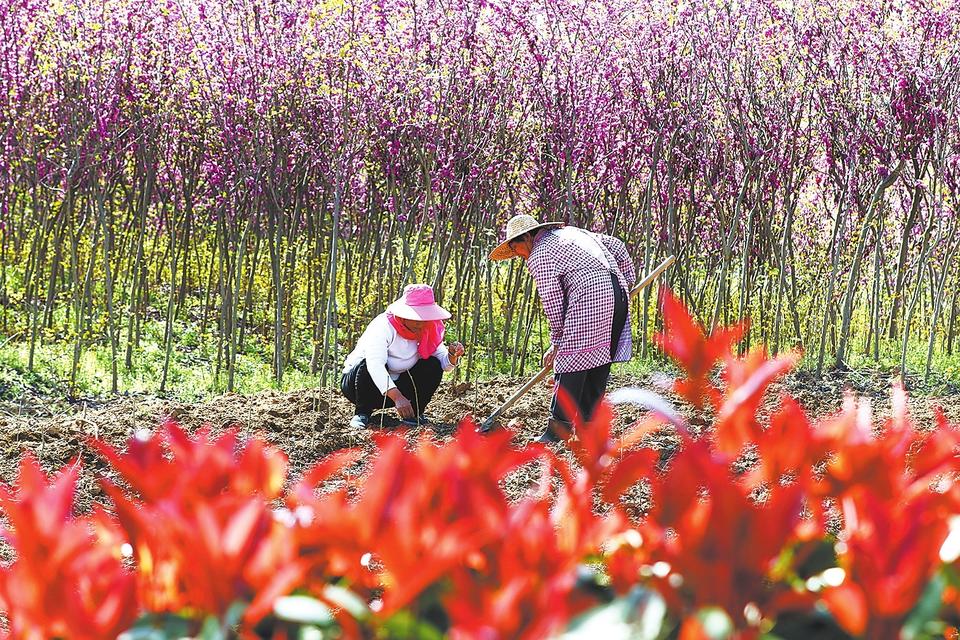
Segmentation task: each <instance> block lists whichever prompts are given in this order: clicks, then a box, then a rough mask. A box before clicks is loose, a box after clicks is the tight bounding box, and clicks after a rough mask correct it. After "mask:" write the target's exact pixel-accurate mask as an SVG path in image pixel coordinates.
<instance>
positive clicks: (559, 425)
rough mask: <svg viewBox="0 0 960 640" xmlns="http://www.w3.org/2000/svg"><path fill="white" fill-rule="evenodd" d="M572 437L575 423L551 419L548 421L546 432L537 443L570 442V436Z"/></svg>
mask: <svg viewBox="0 0 960 640" xmlns="http://www.w3.org/2000/svg"><path fill="white" fill-rule="evenodd" d="M572 435H573V423H571V422H567V421H565V420H557V419H556V418H550V419H549V420H547V429H546V431H544V432H543V433H542V434H541V435H540V437H539V438H537V439H536V442H539V443H541V444H555V443H557V442H564V441H566V440H569V439H570V436H572Z"/></svg>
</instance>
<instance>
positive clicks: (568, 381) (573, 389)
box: [550, 272, 629, 425]
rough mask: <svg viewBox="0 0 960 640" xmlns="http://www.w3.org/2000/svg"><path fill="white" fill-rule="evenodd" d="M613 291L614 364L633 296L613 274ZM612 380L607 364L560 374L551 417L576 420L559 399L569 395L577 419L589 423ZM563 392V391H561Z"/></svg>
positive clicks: (611, 356) (551, 405)
mask: <svg viewBox="0 0 960 640" xmlns="http://www.w3.org/2000/svg"><path fill="white" fill-rule="evenodd" d="M610 280H611V286H612V287H613V300H614V304H613V325H612V327H611V336H610V337H611V340H610V360H613V358H614V356H616V354H617V345H618V344H619V343H620V337H621V336H622V335H623V330H624V328H625V327H626V323H627V303H628V298H629V296H628V295H627V292H626V291H624V290H623V287H622V286H620V280H619V279H618V278H617V275H616V274H615V273H613V272H611V273H610ZM609 379H610V365H609V364H604V365H600V366H599V367H594V368H592V369H587V370H585V371H570V372H568V373H558V374H556V380H557V389H556V391H555V392H554V394H553V402H552V403H551V404H550V414H551V415H552V416H553V418H554V419H555V420H559V421H561V422H563V423H565V424H567V425H570V424H571V423H572V422H573V420H574V418H575V417H574V416H568V415H567V413H566V411H564V410H563V407H562V406H561V404H560V401H559V400H558V399H557V396H558V395H560V394H561V393H566V394H567V395H569V397H570V399H571V400H573V403H574V405H576V407H577V412H578V413H579V416H576V419H579V420H585V421H589V420H590V419H592V418H593V412H594V411H595V410H596V408H597V405H598V404H599V403H600V398H602V397H603V394H604V393H605V392H606V390H607V381H608V380H609ZM561 389H562V391H561Z"/></svg>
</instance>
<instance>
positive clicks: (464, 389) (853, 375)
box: [0, 372, 960, 507]
mask: <svg viewBox="0 0 960 640" xmlns="http://www.w3.org/2000/svg"><path fill="white" fill-rule="evenodd" d="M524 382H526V380H525V379H511V378H503V377H501V378H495V379H491V380H484V381H480V382H476V383H459V384H450V385H447V384H445V385H443V386H442V387H441V388H440V391H439V394H438V397H437V398H436V399H435V400H434V402H433V403H432V404H431V407H430V408H431V410H430V415H431V418H432V419H433V422H432V423H431V425H429V426H425V427H417V428H411V427H407V426H404V425H402V424H400V422H399V420H398V418H397V417H396V414H394V413H393V412H392V411H386V412H383V414H382V425H381V421H380V418H381V415H377V416H375V419H374V423H375V427H374V430H375V431H385V432H391V433H397V434H400V435H403V437H405V438H406V439H408V440H410V441H414V440H416V439H417V438H418V437H419V436H421V435H423V434H424V433H426V434H428V435H429V436H430V437H431V438H434V439H436V440H437V441H438V442H443V441H449V440H450V439H452V438H455V437H456V432H457V428H458V425H459V423H460V420H461V419H463V418H464V417H466V416H473V417H474V418H475V419H476V420H477V421H478V422H479V421H482V420H483V419H484V418H486V417H487V416H488V415H490V414H491V413H492V412H493V411H494V409H496V408H497V406H498V405H499V404H500V403H502V402H503V401H504V400H505V399H506V398H507V397H508V396H509V395H510V394H512V393H513V392H514V391H516V389H517V388H519V387H520V386H521V385H522V384H523V383H524ZM631 386H639V387H645V388H650V387H651V378H650V377H649V376H644V377H640V376H616V377H615V378H614V379H613V380H612V381H611V383H610V388H611V390H613V389H618V388H622V387H631ZM890 390H891V387H890V379H889V377H888V376H886V375H884V374H883V373H875V374H873V375H871V374H870V373H869V372H849V373H847V374H832V375H828V376H825V377H822V378H816V377H813V376H812V375H811V374H809V373H800V374H793V375H791V376H789V377H788V378H787V379H786V380H784V381H783V382H781V383H777V384H774V385H772V386H771V388H770V390H769V392H768V395H767V398H766V401H765V403H764V406H765V409H764V413H765V414H768V413H769V411H770V409H771V408H773V407H775V406H777V405H779V402H780V398H779V396H780V394H781V393H784V392H786V393H789V394H791V395H792V396H794V397H795V398H797V399H798V400H799V401H800V403H801V404H802V405H803V406H804V408H805V409H806V410H807V411H808V412H810V414H811V416H814V417H826V416H828V415H830V414H833V413H836V412H838V411H839V410H840V408H841V405H842V401H843V395H844V392H845V391H850V392H852V393H855V394H856V395H857V396H858V397H861V398H863V399H865V400H868V401H869V402H870V403H871V406H872V407H873V410H874V412H875V419H876V420H877V421H880V420H882V419H883V418H884V417H887V416H889V413H890ZM551 393H552V390H551V389H550V388H549V387H547V386H546V385H538V386H537V387H534V389H533V390H532V391H531V392H530V393H529V394H527V395H526V396H524V397H523V398H522V399H521V400H520V401H519V403H518V404H517V405H515V406H514V407H513V408H512V409H511V410H510V411H509V412H508V413H507V415H506V416H505V417H504V418H503V419H502V420H501V421H500V425H501V426H507V425H509V428H510V429H511V430H513V431H515V432H516V438H515V443H516V444H517V445H518V446H523V445H524V444H525V443H526V442H527V441H529V440H530V439H531V438H532V437H533V436H535V435H538V434H539V432H540V431H541V430H542V428H543V424H544V423H545V421H546V419H547V416H548V414H549V411H548V409H549V404H550V395H551ZM665 395H666V396H667V397H672V399H673V400H675V401H676V400H677V398H676V396H675V395H674V394H669V393H667V394H665ZM909 406H910V412H911V414H913V415H914V416H915V417H916V419H917V422H918V425H919V427H920V428H921V429H932V428H934V422H933V410H934V408H940V409H942V410H943V411H944V412H945V414H946V415H947V417H948V418H949V419H950V421H951V422H952V423H954V424H960V389H954V390H952V391H951V390H949V389H946V390H944V392H942V393H940V394H937V395H935V396H930V395H926V396H911V397H910V401H909ZM678 408H680V409H681V410H684V405H683V404H682V403H678ZM685 410H686V411H688V412H689V411H690V408H689V407H686V409H685ZM352 414H353V407H352V405H351V404H350V403H349V402H348V401H347V400H346V399H345V398H344V397H343V396H342V395H341V394H340V393H339V392H337V391H335V390H332V389H328V388H326V389H305V390H302V391H294V392H287V393H282V392H276V391H263V392H260V393H254V394H249V395H239V394H224V395H220V396H216V397H212V398H210V399H209V400H206V401H196V402H189V401H178V400H170V399H164V398H159V397H156V396H150V395H134V396H130V397H122V398H115V399H111V398H103V399H101V400H99V401H90V402H81V403H79V404H69V403H63V402H61V403H57V402H55V401H51V399H50V398H47V397H43V396H42V395H35V394H31V393H25V394H24V395H23V396H22V397H21V398H20V399H19V400H17V401H8V402H2V403H0V452H2V453H0V481H3V482H10V481H12V480H13V479H14V478H15V477H16V474H17V463H18V462H19V459H20V455H21V452H22V451H24V450H29V451H32V452H34V453H35V454H36V455H37V458H38V460H39V461H40V462H41V463H42V464H43V466H44V468H46V469H48V470H50V471H53V470H55V469H59V468H60V467H61V466H63V465H64V464H67V463H68V462H69V461H70V460H71V459H72V458H74V457H75V456H76V455H77V454H78V453H80V452H83V454H84V455H83V458H84V461H85V462H86V463H90V462H93V463H94V464H93V465H91V466H90V467H89V468H88V469H86V470H85V473H84V474H83V475H81V479H80V485H79V486H80V495H79V504H80V505H82V506H83V507H88V506H89V504H90V502H91V501H92V500H93V499H95V498H101V497H102V495H101V493H100V492H99V491H98V489H97V487H96V485H95V482H94V477H95V475H96V473H97V472H98V471H100V470H102V463H98V462H97V460H96V457H95V456H94V455H93V454H92V453H91V452H90V451H89V449H88V448H87V447H86V446H85V444H84V438H88V437H97V438H103V439H104V440H106V441H107V442H111V443H113V444H115V445H117V446H119V445H122V443H123V442H124V441H125V440H126V439H127V438H129V437H130V436H131V435H132V434H133V433H134V432H135V431H136V430H138V429H146V430H150V431H152V430H154V429H156V427H157V426H158V425H159V424H160V423H161V422H163V421H164V420H165V419H167V418H173V419H175V420H177V421H178V422H179V423H180V424H181V425H183V426H184V427H185V428H187V429H190V430H194V429H197V428H199V427H201V426H203V425H204V424H210V425H212V426H213V427H214V428H215V429H216V430H217V431H222V430H223V428H225V427H228V426H238V427H240V428H241V430H242V431H243V432H245V433H249V434H256V433H260V434H263V435H264V436H265V437H266V439H267V440H268V441H269V442H271V443H272V444H274V445H276V446H277V447H279V448H280V449H282V450H283V451H284V452H286V453H287V455H289V456H290V463H291V465H292V468H293V469H294V476H296V475H297V473H300V472H302V471H303V470H305V469H306V468H308V467H309V466H310V465H311V464H313V463H315V462H316V461H317V460H318V459H320V458H322V457H323V456H326V455H328V454H330V453H332V452H335V451H338V450H340V449H347V448H351V447H369V445H370V444H371V440H370V436H371V434H372V433H373V432H365V431H357V430H354V429H351V428H349V427H348V424H347V423H348V422H349V421H350V417H351V415H352ZM644 414H645V412H644V411H643V410H641V409H636V408H634V409H631V408H629V407H625V408H623V409H622V411H621V414H620V415H618V425H619V429H620V430H622V428H623V427H625V426H626V425H627V424H629V423H631V422H633V421H634V420H636V419H637V418H638V417H640V416H642V415H644ZM702 428H704V429H705V431H707V432H708V431H709V430H710V428H711V426H710V425H709V424H708V425H705V426H704V427H702ZM651 446H654V447H657V448H662V449H664V450H665V451H667V452H669V451H672V450H673V449H675V448H676V447H677V446H678V442H677V438H676V435H675V433H672V430H671V429H665V430H664V431H663V432H662V433H660V434H658V436H657V437H656V438H654V440H653V442H652V443H651ZM522 490H525V488H521V489H518V491H522ZM514 497H516V496H514Z"/></svg>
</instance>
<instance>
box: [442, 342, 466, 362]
mask: <svg viewBox="0 0 960 640" xmlns="http://www.w3.org/2000/svg"><path fill="white" fill-rule="evenodd" d="M466 351H467V350H466V349H465V348H464V346H463V345H462V344H460V343H459V342H454V343H453V344H451V345H450V346H448V347H447V352H448V354H449V356H450V364H452V365H456V364H457V363H458V362H460V358H461V356H463V354H464V353H466Z"/></svg>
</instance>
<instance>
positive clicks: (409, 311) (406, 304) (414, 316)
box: [387, 284, 450, 320]
mask: <svg viewBox="0 0 960 640" xmlns="http://www.w3.org/2000/svg"><path fill="white" fill-rule="evenodd" d="M387 311H388V312H389V313H392V314H393V315H395V316H397V317H398V318H404V319H406V320H446V319H447V318H449V317H450V312H449V311H447V310H446V309H444V308H443V307H441V306H440V305H438V304H437V301H436V298H434V297H433V287H431V286H430V285H428V284H408V285H407V286H406V287H404V289H403V295H402V296H400V299H399V300H397V301H396V302H394V303H393V304H391V305H390V306H389V307H387Z"/></svg>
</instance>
